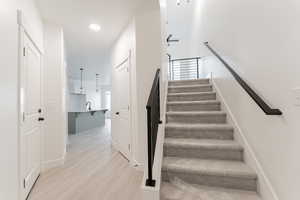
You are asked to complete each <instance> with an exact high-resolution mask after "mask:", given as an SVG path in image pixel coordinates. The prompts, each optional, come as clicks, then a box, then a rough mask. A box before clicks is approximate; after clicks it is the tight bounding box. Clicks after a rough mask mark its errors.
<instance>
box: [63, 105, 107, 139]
mask: <svg viewBox="0 0 300 200" xmlns="http://www.w3.org/2000/svg"><path fill="white" fill-rule="evenodd" d="M107 111H108V109H97V110H87V111H74V112H69V113H68V118H69V119H68V127H69V134H76V133H80V132H84V131H88V130H90V129H95V128H98V127H101V126H104V125H105V113H106V112H107Z"/></svg>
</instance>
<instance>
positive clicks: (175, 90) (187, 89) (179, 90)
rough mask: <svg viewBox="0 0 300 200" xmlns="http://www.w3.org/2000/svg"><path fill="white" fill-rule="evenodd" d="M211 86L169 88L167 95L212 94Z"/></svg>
mask: <svg viewBox="0 0 300 200" xmlns="http://www.w3.org/2000/svg"><path fill="white" fill-rule="evenodd" d="M212 90H213V89H212V86H201V87H183V88H169V89H168V91H169V93H185V92H212Z"/></svg>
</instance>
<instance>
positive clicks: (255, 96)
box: [204, 42, 282, 115]
mask: <svg viewBox="0 0 300 200" xmlns="http://www.w3.org/2000/svg"><path fill="white" fill-rule="evenodd" d="M204 44H205V46H207V48H208V49H209V50H210V51H211V52H212V53H213V54H214V55H215V56H216V57H217V58H218V59H219V60H220V61H221V62H222V63H223V64H224V66H225V67H226V68H227V69H228V70H229V71H230V73H231V74H232V75H233V76H234V78H235V79H236V80H237V82H238V83H239V84H240V85H241V86H242V88H244V90H245V91H246V92H247V93H248V94H249V95H250V96H251V98H252V99H253V100H254V101H255V102H256V103H257V105H258V106H259V107H260V108H261V109H262V110H263V111H264V112H265V113H266V114H267V115H282V112H281V110H279V109H273V108H271V107H270V106H269V105H268V104H267V103H266V102H265V101H264V100H263V99H262V98H261V97H260V96H259V95H258V94H257V93H256V92H255V91H254V90H253V89H252V88H251V87H250V86H249V85H248V84H247V83H246V82H245V81H244V80H243V79H242V78H241V77H240V76H239V75H238V74H237V73H236V72H235V71H234V70H233V68H232V67H231V66H230V65H229V64H228V63H227V62H226V61H225V60H224V59H223V58H222V57H221V56H220V55H219V54H218V53H217V52H216V51H215V50H214V49H213V48H212V47H211V46H210V45H209V44H208V42H205V43H204Z"/></svg>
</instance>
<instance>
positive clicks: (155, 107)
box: [146, 69, 161, 187]
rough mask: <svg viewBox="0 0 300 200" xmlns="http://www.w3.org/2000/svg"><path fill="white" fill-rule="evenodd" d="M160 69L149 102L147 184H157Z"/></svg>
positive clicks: (152, 185)
mask: <svg viewBox="0 0 300 200" xmlns="http://www.w3.org/2000/svg"><path fill="white" fill-rule="evenodd" d="M159 80H160V69H157V71H156V74H155V78H154V81H153V84H152V88H151V92H150V95H149V98H148V102H147V106H146V109H147V129H148V133H147V134H148V135H147V143H148V179H147V180H146V186H151V187H154V186H155V180H154V179H153V173H152V172H153V170H152V169H153V163H154V156H155V146H156V139H157V132H158V126H159V124H161V120H160V89H159V87H160V86H159Z"/></svg>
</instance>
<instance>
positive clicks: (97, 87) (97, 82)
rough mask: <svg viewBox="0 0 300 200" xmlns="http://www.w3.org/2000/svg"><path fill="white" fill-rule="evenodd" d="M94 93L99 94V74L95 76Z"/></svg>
mask: <svg viewBox="0 0 300 200" xmlns="http://www.w3.org/2000/svg"><path fill="white" fill-rule="evenodd" d="M96 92H99V74H96Z"/></svg>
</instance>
